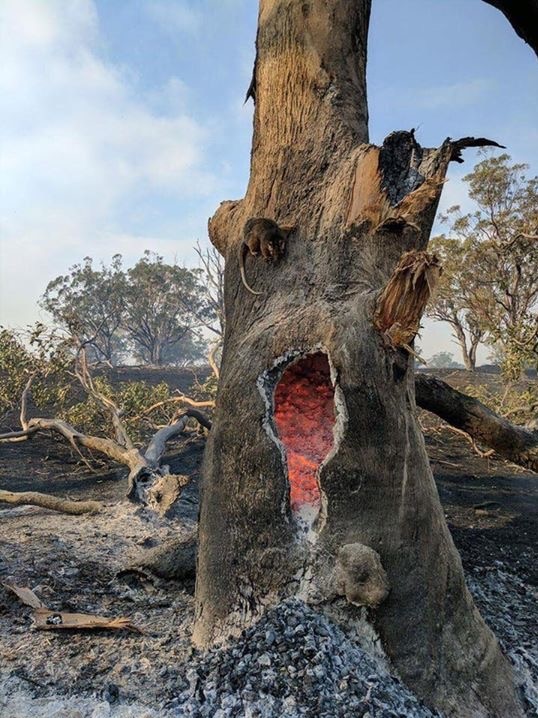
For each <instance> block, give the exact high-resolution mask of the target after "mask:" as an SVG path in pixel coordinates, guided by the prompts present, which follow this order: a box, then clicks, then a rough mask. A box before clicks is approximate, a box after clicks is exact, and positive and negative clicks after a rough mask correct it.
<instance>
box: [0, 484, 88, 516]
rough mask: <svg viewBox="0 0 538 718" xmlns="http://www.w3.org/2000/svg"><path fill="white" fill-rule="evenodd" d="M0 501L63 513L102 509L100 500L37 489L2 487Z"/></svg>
mask: <svg viewBox="0 0 538 718" xmlns="http://www.w3.org/2000/svg"><path fill="white" fill-rule="evenodd" d="M0 501H4V502H5V503H6V504H14V505H15V506H40V507H41V508H43V509H50V510H51V511H60V512H61V513H63V514H73V515H74V516H78V515H80V514H95V513H97V512H98V511H100V510H101V508H102V504H101V503H100V502H99V501H71V500H70V499H62V498H60V497H58V496H51V495H50V494H40V493H38V492H37V491H17V492H15V491H4V489H0Z"/></svg>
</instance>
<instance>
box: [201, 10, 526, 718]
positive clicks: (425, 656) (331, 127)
mask: <svg viewBox="0 0 538 718" xmlns="http://www.w3.org/2000/svg"><path fill="white" fill-rule="evenodd" d="M369 11H370V2H369V0H357V2H353V3H350V2H349V1H348V0H331V2H327V0H310V1H309V2H296V1H295V0H261V2H260V13H259V24H258V34H257V58H256V65H255V78H254V82H255V88H256V94H255V99H256V103H255V115H254V137H253V144H252V158H251V173H250V180H249V184H248V188H247V192H246V195H245V197H244V198H243V199H242V200H235V201H230V202H225V203H223V204H222V205H221V206H220V208H219V209H218V210H217V212H216V214H215V215H214V217H213V218H212V219H211V220H210V223H209V234H210V238H211V240H212V242H213V244H214V245H215V246H216V247H217V248H218V249H219V251H220V252H221V253H222V254H223V255H224V257H225V260H226V262H225V306H226V331H225V337H224V346H223V356H222V365H221V374H220V382H219V389H218V396H217V402H216V410H215V417H214V422H213V426H212V429H211V432H210V434H209V438H208V444H207V448H206V453H205V457H204V467H203V480H202V498H201V507H200V523H199V551H198V563H197V576H196V622H195V628H194V634H193V639H194V641H195V642H196V643H197V644H199V645H202V646H207V645H209V644H211V643H213V642H218V641H223V640H225V639H226V637H227V636H228V635H229V634H230V633H235V634H237V633H239V632H240V631H241V630H242V629H243V628H245V626H247V625H249V624H250V623H251V622H252V621H254V620H256V619H257V618H258V617H259V616H260V615H261V614H262V613H263V611H264V610H265V609H266V608H267V607H269V606H271V605H274V604H275V603H277V602H279V601H280V600H282V599H283V598H285V597H288V596H300V597H302V598H303V599H304V600H306V601H308V602H311V603H315V604H316V605H318V606H320V607H321V608H322V607H323V605H324V602H330V601H332V600H333V594H334V591H333V592H332V593H331V591H330V590H327V584H328V583H330V580H329V577H330V576H332V575H334V572H335V567H336V566H337V564H338V560H339V556H341V553H340V552H341V550H342V548H343V547H345V546H348V545H358V544H360V545H362V546H364V547H367V548H369V549H371V550H372V551H373V552H375V554H376V555H377V556H378V557H379V561H380V564H381V566H382V568H383V571H384V572H385V574H386V582H387V586H390V592H388V594H387V596H386V597H383V599H384V600H380V602H379V605H378V607H377V608H374V607H373V606H372V607H370V608H369V609H368V610H369V611H370V618H371V621H372V624H373V625H374V627H375V629H376V630H377V631H378V633H379V636H380V639H381V643H382V645H383V647H384V649H385V651H386V653H387V655H388V656H389V658H390V659H391V660H392V662H393V663H394V665H395V667H396V669H397V671H398V672H399V674H400V676H401V677H402V678H403V680H404V681H405V682H406V683H407V684H408V685H409V686H410V687H411V688H412V689H413V690H415V692H416V693H417V694H418V695H419V696H420V697H421V698H423V699H424V700H425V701H426V702H427V703H428V704H429V705H431V706H434V707H435V708H438V709H440V710H442V711H443V712H444V713H445V714H447V715H452V716H461V715H469V716H499V717H500V716H506V715H510V716H521V715H522V709H521V706H520V703H519V699H518V696H517V694H516V691H515V688H514V682H513V675H512V671H511V668H510V665H509V663H508V661H507V660H506V659H505V658H504V657H503V655H502V653H501V651H500V648H499V645H498V643H497V641H496V639H495V637H494V636H493V634H492V632H491V631H490V630H489V628H488V627H487V626H486V624H485V623H484V621H483V620H482V618H481V616H480V615H479V613H478V611H477V609H476V607H475V606H474V603H473V600H472V598H471V596H470V594H469V591H468V590H467V588H466V586H465V581H464V577H463V570H462V566H461V561H460V558H459V555H458V553H457V551H456V549H455V547H454V544H453V542H452V539H451V537H450V533H449V531H448V528H447V526H446V522H445V518H444V513H443V510H442V508H441V505H440V502H439V497H438V494H437V491H436V489H435V484H434V482H433V477H432V473H431V470H430V467H429V462H428V457H427V454H426V450H425V445H424V440H423V437H422V434H421V432H420V429H419V426H418V424H417V421H416V416H415V399H414V370H413V358H412V356H410V355H409V351H408V349H407V348H406V347H405V346H404V344H407V345H408V346H410V344H409V342H410V341H412V336H413V326H415V325H414V324H413V326H411V325H409V326H406V327H403V329H404V330H405V332H404V333H402V334H401V335H400V334H397V333H395V331H394V330H392V331H390V332H388V333H387V331H386V330H384V329H383V328H382V327H381V325H380V324H379V322H378V318H379V317H380V316H383V324H386V326H387V327H395V325H396V324H398V323H399V319H398V317H399V316H400V309H402V307H400V309H398V311H397V312H396V313H395V314H394V315H392V316H391V313H390V309H389V311H388V312H385V309H384V308H383V307H384V306H385V308H387V306H388V305H384V302H383V297H387V291H385V290H386V289H387V288H388V287H389V286H390V285H391V280H393V281H392V284H393V285H394V284H397V282H394V273H395V272H397V270H398V267H399V264H400V261H401V259H402V255H404V254H405V253H406V252H414V253H421V252H425V251H426V248H427V243H428V239H429V234H430V231H431V227H432V223H433V220H434V216H435V212H436V209H437V205H438V202H439V198H440V194H441V191H442V187H443V184H444V182H445V177H446V172H447V169H448V165H449V163H450V162H451V161H452V160H453V159H457V158H459V156H460V153H461V149H462V147H463V146H464V145H465V144H469V143H470V142H471V141H472V142H473V143H474V140H470V139H469V138H466V139H465V140H464V141H462V142H459V143H458V142H453V141H451V140H446V141H445V142H444V143H443V144H442V145H441V147H439V148H437V149H427V148H423V147H421V146H420V145H419V143H418V142H417V141H416V138H415V136H414V133H413V132H395V133H393V134H392V135H390V136H389V137H388V138H387V139H386V140H385V142H384V143H383V145H382V146H381V147H376V146H374V145H371V144H369V143H368V131H367V120H368V112H367V104H366V83H365V65H366V39H367V29H368V20H369ZM480 142H481V143H484V142H486V141H485V140H481V141H480ZM252 217H266V218H268V219H271V220H273V221H275V222H276V223H277V224H278V225H279V226H280V227H282V226H284V225H290V226H293V227H295V230H294V232H293V235H292V236H291V237H290V238H289V240H288V245H287V249H286V253H285V255H284V257H283V259H282V260H281V261H279V262H278V263H270V262H261V261H259V260H257V259H256V258H255V257H254V258H251V257H248V258H247V263H248V267H247V269H248V277H249V282H251V283H252V286H255V287H256V289H257V290H258V291H260V292H261V293H260V294H257V295H253V294H252V293H250V292H248V291H247V290H246V289H245V287H244V286H243V284H242V282H241V275H240V267H239V262H238V250H239V248H240V244H241V242H242V233H243V227H244V226H245V224H246V222H247V221H248V220H249V219H251V218H252ZM428 261H429V260H428ZM428 266H430V265H428ZM431 266H434V265H431ZM421 276H422V277H423V276H424V273H421ZM431 276H432V275H431V274H430V277H431ZM420 281H421V286H422V289H424V287H423V283H422V279H421V280H420ZM404 284H405V283H404ZM426 284H427V282H426ZM406 286H407V285H406ZM412 288H413V287H412V284H411V289H412ZM421 291H422V290H421ZM424 291H425V290H424ZM388 294H389V296H390V293H388ZM412 294H413V293H412V291H411V293H410V295H409V297H408V299H410V300H412ZM404 304H405V303H404ZM390 305H391V306H394V307H399V303H398V302H395V303H390ZM421 305H422V303H421V302H418V303H417V304H416V307H417V309H420V307H421ZM380 307H381V308H382V309H383V311H382V312H381V313H380V311H379V310H380ZM403 309H405V307H403ZM411 314H413V318H414V319H416V318H417V317H415V316H414V310H413V312H409V316H411ZM403 316H407V312H406V311H403ZM395 328H396V329H397V328H398V327H395ZM404 334H405V337H404ZM404 338H405V339H406V341H402V340H403V339H404ZM344 588H345V587H344ZM381 593H382V592H381ZM381 593H380V594H379V595H380V597H381ZM350 595H351V596H352V597H353V596H356V595H357V596H358V595H359V594H358V593H356V592H355V589H354V588H351V589H350ZM341 600H342V599H341ZM361 600H362V599H361ZM347 605H348V606H349V608H347V609H344V610H347V611H348V618H349V620H353V615H354V614H353V613H352V610H353V607H352V606H350V605H349V604H347ZM355 610H356V609H355Z"/></svg>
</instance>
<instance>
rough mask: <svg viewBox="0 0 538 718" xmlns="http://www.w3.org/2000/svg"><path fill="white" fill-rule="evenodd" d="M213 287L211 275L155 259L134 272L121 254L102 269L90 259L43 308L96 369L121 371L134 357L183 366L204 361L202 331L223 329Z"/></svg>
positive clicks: (62, 281) (52, 291) (60, 282)
mask: <svg viewBox="0 0 538 718" xmlns="http://www.w3.org/2000/svg"><path fill="white" fill-rule="evenodd" d="M202 279H204V280H206V282H205V283H204V281H202ZM206 284H207V271H206V270H205V269H186V268H185V267H180V266H179V265H177V264H167V263H165V262H164V259H163V257H161V256H159V255H158V254H155V253H152V252H149V251H146V252H144V256H143V257H142V258H141V259H140V260H139V261H138V262H137V263H136V264H135V265H134V266H133V267H131V268H130V269H124V268H123V265H122V257H121V255H119V254H117V255H115V256H114V257H113V258H112V262H111V264H110V266H106V265H104V264H101V266H100V267H98V268H96V267H95V266H94V264H93V260H92V259H91V257H85V258H84V260H83V262H82V263H81V264H75V265H74V266H73V267H71V269H70V270H69V272H68V274H66V275H63V276H59V277H56V279H54V280H53V281H52V282H50V283H49V285H48V286H47V289H46V291H45V293H44V295H43V297H42V299H41V306H42V307H43V308H44V309H46V310H47V311H48V312H49V313H50V314H51V315H52V317H53V319H54V321H55V323H56V325H57V326H58V327H59V328H60V329H62V330H63V331H64V332H65V334H66V335H67V336H69V337H70V338H71V340H72V341H73V343H74V344H76V345H77V346H82V345H84V346H85V347H86V350H87V352H88V356H89V359H90V360H91V361H101V362H106V363H108V364H117V363H118V362H119V361H120V360H124V359H125V358H126V357H127V356H131V357H134V358H136V359H137V360H139V361H141V362H143V363H149V364H155V365H162V364H167V363H168V364H177V365H184V364H185V363H188V362H196V361H198V360H199V359H200V358H201V357H202V356H203V355H204V354H205V352H206V345H205V341H204V340H203V338H202V337H201V334H200V328H201V327H202V326H204V327H209V326H210V325H211V324H212V322H214V321H216V319H215V307H214V302H213V300H212V298H211V295H210V291H209V290H208V288H207V286H206Z"/></svg>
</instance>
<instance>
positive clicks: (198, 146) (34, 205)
mask: <svg viewBox="0 0 538 718" xmlns="http://www.w3.org/2000/svg"><path fill="white" fill-rule="evenodd" d="M0 28H1V31H0V32H1V35H0V44H1V48H2V51H1V54H2V63H1V66H0V96H1V97H2V98H3V99H4V102H3V103H2V115H1V117H0V148H1V149H0V240H1V242H2V249H1V257H0V259H1V275H0V315H1V317H2V320H1V321H4V322H13V323H17V322H21V321H29V320H30V319H31V318H32V316H33V314H34V313H35V311H34V312H33V311H32V310H31V309H30V305H32V304H34V303H35V300H36V298H37V296H38V295H39V294H40V293H41V292H42V291H43V289H44V286H45V285H46V282H47V281H48V280H49V279H51V278H52V277H54V276H55V275H56V274H58V273H60V272H62V271H65V269H66V268H67V266H68V265H69V264H70V263H72V262H74V261H78V260H80V259H81V258H82V257H83V256H84V255H85V254H93V255H94V256H96V254H94V249H95V248H96V247H102V246H103V242H105V243H106V240H105V239H104V238H105V237H107V236H109V235H110V227H117V226H121V221H122V213H124V212H125V208H126V207H128V206H129V204H130V202H131V201H132V202H133V204H134V202H135V199H134V198H135V197H140V196H143V195H144V193H153V194H157V195H159V194H161V195H162V196H163V197H175V198H177V199H178V200H179V199H180V198H187V199H188V198H193V197H195V198H199V197H205V196H207V194H208V192H210V191H211V190H212V189H213V188H214V186H215V183H214V179H213V177H212V176H211V175H210V174H209V173H208V172H206V171H205V170H204V143H205V142H206V134H205V130H204V129H203V128H202V127H201V126H199V125H198V124H197V122H195V121H194V119H193V118H192V117H191V116H189V114H188V113H187V112H186V109H185V106H186V97H187V93H186V91H185V87H184V85H183V83H182V82H181V80H180V79H179V78H174V79H173V80H172V81H169V83H168V85H167V86H166V87H165V88H164V89H163V93H162V97H161V102H160V105H159V106H158V107H157V108H156V107H155V103H152V102H151V98H147V101H146V100H144V99H142V98H141V97H140V96H138V95H137V94H136V93H135V91H134V89H133V87H132V85H131V83H130V81H129V79H128V77H127V76H126V75H125V74H124V73H122V72H121V71H120V70H119V69H118V68H117V67H115V66H114V65H112V64H111V63H108V62H106V61H105V60H103V59H102V57H101V54H100V49H101V48H100V36H99V25H98V17H97V13H96V10H95V6H94V4H93V0H69V1H68V2H66V1H65V0H47V1H46V2H43V0H2V1H1V2H0ZM180 94H181V100H179V101H178V97H179V96H180ZM167 98H171V99H173V101H170V102H167ZM137 244H138V243H137ZM148 246H149V243H148ZM150 248H151V247H150ZM114 251H115V249H114V248H113V247H111V246H110V245H108V246H107V247H106V254H107V255H108V254H112V253H113V252H114ZM21 307H24V311H23V310H22V309H21Z"/></svg>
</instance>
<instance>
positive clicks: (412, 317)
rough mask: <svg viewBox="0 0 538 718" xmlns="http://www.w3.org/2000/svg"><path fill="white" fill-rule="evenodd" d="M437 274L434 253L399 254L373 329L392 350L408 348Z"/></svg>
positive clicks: (439, 270)
mask: <svg viewBox="0 0 538 718" xmlns="http://www.w3.org/2000/svg"><path fill="white" fill-rule="evenodd" d="M440 274H441V267H440V265H439V260H438V259H437V257H436V256H435V255H434V254H427V252H415V251H413V252H406V253H405V254H403V255H402V258H401V259H400V261H399V263H398V266H397V267H396V269H395V270H394V273H393V275H392V277H391V278H390V279H389V281H388V282H387V286H386V287H385V289H383V291H382V292H381V294H380V296H379V298H378V300H377V306H376V310H375V313H374V326H375V327H376V328H377V329H379V331H380V332H382V333H383V334H384V336H385V337H387V339H388V340H389V341H390V343H391V344H392V346H393V347H405V348H407V349H408V348H409V346H408V345H409V342H411V341H413V339H414V338H415V335H416V333H417V332H418V330H419V325H420V319H421V317H422V314H423V313H424V309H425V308H426V304H427V303H428V300H429V298H430V296H431V294H432V292H433V290H434V289H435V286H436V284H437V282H438V280H439V276H440Z"/></svg>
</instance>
